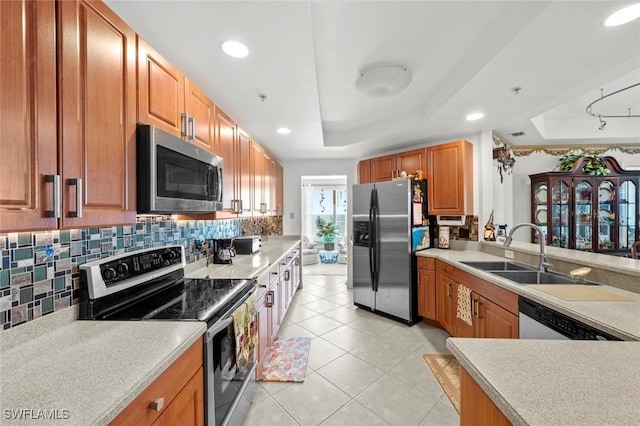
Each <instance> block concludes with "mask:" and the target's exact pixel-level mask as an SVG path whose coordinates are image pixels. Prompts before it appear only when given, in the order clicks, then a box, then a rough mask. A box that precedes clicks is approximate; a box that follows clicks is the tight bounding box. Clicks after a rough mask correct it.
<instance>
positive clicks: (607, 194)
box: [598, 187, 613, 204]
mask: <svg viewBox="0 0 640 426" xmlns="http://www.w3.org/2000/svg"><path fill="white" fill-rule="evenodd" d="M611 200H613V191H612V190H611V189H609V188H603V187H600V189H599V190H598V201H599V202H600V204H603V203H609V202H611Z"/></svg>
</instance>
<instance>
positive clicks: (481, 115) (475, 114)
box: [467, 112, 484, 121]
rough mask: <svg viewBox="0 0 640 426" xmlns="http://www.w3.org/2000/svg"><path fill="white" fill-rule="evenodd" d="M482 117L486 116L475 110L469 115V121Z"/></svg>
mask: <svg viewBox="0 0 640 426" xmlns="http://www.w3.org/2000/svg"><path fill="white" fill-rule="evenodd" d="M482 117H484V114H483V113H481V112H474V113H473V114H469V115H467V121H475V120H480V119H481V118H482Z"/></svg>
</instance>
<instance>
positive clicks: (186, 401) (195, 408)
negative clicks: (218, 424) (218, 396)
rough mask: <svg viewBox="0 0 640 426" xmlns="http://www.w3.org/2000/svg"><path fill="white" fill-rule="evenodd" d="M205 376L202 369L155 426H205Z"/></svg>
mask: <svg viewBox="0 0 640 426" xmlns="http://www.w3.org/2000/svg"><path fill="white" fill-rule="evenodd" d="M203 425H204V375H203V369H202V367H200V369H199V370H198V372H197V373H196V374H195V375H194V376H193V377H192V378H191V380H189V382H187V384H186V385H185V386H184V388H182V390H181V391H180V393H178V395H176V397H175V398H174V399H173V401H172V402H171V404H169V406H168V407H167V408H166V409H165V410H164V412H163V413H162V415H161V416H160V417H159V418H158V420H156V422H155V423H154V424H153V426H203Z"/></svg>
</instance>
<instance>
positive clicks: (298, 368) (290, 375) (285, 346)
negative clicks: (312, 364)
mask: <svg viewBox="0 0 640 426" xmlns="http://www.w3.org/2000/svg"><path fill="white" fill-rule="evenodd" d="M310 347H311V339H309V338H308V337H280V336H277V337H276V338H275V339H274V341H273V344H272V345H271V348H269V352H267V355H266V357H265V359H264V361H263V362H262V365H261V366H260V372H259V374H258V380H262V381H265V382H303V381H304V377H305V374H306V371H307V359H308V358H309V348H310Z"/></svg>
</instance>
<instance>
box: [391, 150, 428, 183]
mask: <svg viewBox="0 0 640 426" xmlns="http://www.w3.org/2000/svg"><path fill="white" fill-rule="evenodd" d="M426 166H427V150H426V148H420V149H414V150H411V151H405V152H400V153H398V154H396V177H398V176H400V173H401V172H403V171H404V172H407V174H414V173H415V172H416V171H417V170H418V169H420V170H422V171H423V172H425V171H426Z"/></svg>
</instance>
